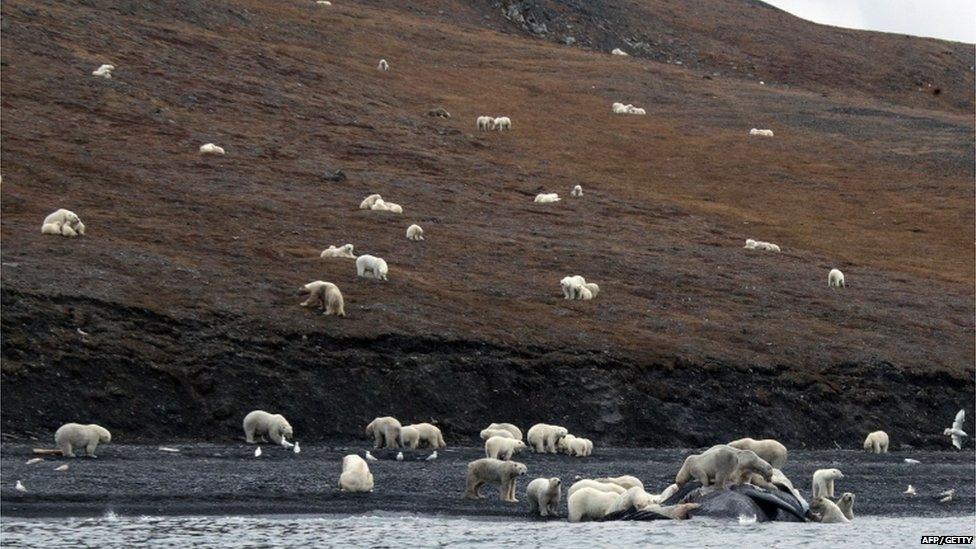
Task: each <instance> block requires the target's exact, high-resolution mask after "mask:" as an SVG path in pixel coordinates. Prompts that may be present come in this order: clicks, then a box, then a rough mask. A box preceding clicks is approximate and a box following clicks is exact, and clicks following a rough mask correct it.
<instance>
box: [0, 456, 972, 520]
mask: <svg viewBox="0 0 976 549" xmlns="http://www.w3.org/2000/svg"><path fill="white" fill-rule="evenodd" d="M167 446H169V447H173V448H178V449H180V450H181V451H180V452H179V453H175V454H174V453H165V452H161V451H159V450H158V446H156V445H105V446H102V447H101V448H100V449H99V451H98V455H99V457H98V458H97V459H86V458H75V459H62V458H60V457H57V458H45V459H44V461H43V462H40V463H35V464H32V465H26V464H25V462H26V461H27V460H28V459H30V458H32V457H34V456H33V455H32V454H31V446H30V445H25V444H3V445H2V446H0V479H2V482H0V503H2V507H0V514H2V515H4V516H32V517H42V516H99V515H103V514H105V513H107V512H109V511H112V512H114V513H116V514H119V515H186V514H205V515H218V514H219V515H224V514H233V515H238V514H247V515H255V514H269V513H275V514H281V513H287V514H292V513H315V514H325V513H329V514H360V513H365V512H375V511H381V512H394V513H418V514H425V515H448V516H468V517H477V516H486V517H496V518H498V517H503V518H507V519H528V514H527V512H526V509H527V506H526V503H525V501H524V493H525V486H526V485H527V484H528V481H529V480H531V479H533V478H536V477H550V476H558V477H560V478H561V479H563V482H564V484H565V486H567V487H568V485H569V484H571V483H572V481H573V480H574V479H575V478H576V477H577V476H579V477H584V478H585V477H597V476H605V475H622V474H632V475H636V476H638V477H639V478H641V479H642V480H643V482H644V484H645V487H646V488H647V489H648V491H655V492H656V491H660V490H662V489H663V488H664V487H666V486H667V485H668V484H669V483H670V482H671V481H672V479H673V476H674V474H675V473H676V472H677V470H678V468H679V467H680V464H681V460H682V459H683V458H684V456H685V455H687V454H688V453H689V452H690V450H680V449H651V448H626V449H625V448H599V447H598V448H596V449H595V451H594V455H593V456H591V457H589V458H571V457H568V456H562V455H536V454H531V453H524V454H522V455H520V456H518V457H517V458H516V460H517V461H521V462H523V463H525V464H526V465H528V468H529V474H528V475H527V476H526V478H524V479H520V481H519V484H518V492H517V494H518V496H517V497H518V498H519V499H520V500H523V501H520V502H519V503H517V504H510V503H502V502H500V501H498V497H497V490H495V489H491V488H488V487H486V488H484V489H483V492H482V493H483V494H484V495H486V496H487V498H486V499H484V500H481V501H470V500H464V499H462V497H461V495H462V493H463V490H464V476H465V467H466V465H467V463H468V462H469V461H471V460H474V459H477V458H480V457H483V456H484V452H483V450H482V448H481V447H450V448H447V449H445V450H441V451H439V452H438V459H437V460H435V461H431V462H427V461H423V457H425V456H427V455H428V454H429V452H428V451H418V452H415V453H412V454H408V455H407V456H406V459H405V460H404V461H402V462H397V461H395V460H392V459H381V460H379V461H375V462H370V469H371V471H372V472H373V476H374V478H375V482H376V488H375V490H374V491H373V492H372V493H370V494H347V493H343V492H340V491H339V489H338V486H337V482H338V478H339V472H340V461H341V459H342V456H343V455H345V454H347V453H353V452H358V453H360V454H362V452H363V451H364V450H365V449H367V447H366V445H365V444H360V445H346V446H329V445H322V444H315V445H313V444H311V443H309V446H308V447H305V446H303V447H302V452H301V453H300V454H297V455H296V454H294V453H293V452H291V451H290V450H285V449H283V448H280V447H275V446H270V445H263V446H262V450H263V455H262V456H261V457H260V458H255V457H254V455H253V454H254V446H249V445H245V444H176V445H170V444H167ZM376 454H377V455H380V456H383V457H392V456H387V455H386V454H385V453H384V452H376ZM906 457H911V458H913V459H917V460H919V461H920V462H921V463H919V464H917V465H909V464H906V463H905V462H904V459H905V458H906ZM64 463H67V464H68V465H69V469H68V471H64V472H58V471H55V470H54V469H55V468H56V467H57V466H59V465H61V464H64ZM973 464H974V453H973V452H972V451H967V452H929V451H925V452H921V451H919V452H894V453H890V454H887V455H870V454H866V453H863V452H860V451H854V450H837V451H803V450H794V451H792V452H791V453H790V457H789V461H788V462H787V464H786V466H785V468H784V472H785V473H786V474H787V475H788V476H789V477H790V478H791V479H792V480H793V482H794V484H795V485H796V486H797V488H799V489H800V490H801V491H803V492H804V494H805V495H806V496H809V489H810V477H811V475H812V474H813V471H814V470H816V469H819V468H827V467H836V468H838V469H840V470H841V471H843V472H844V475H845V478H844V479H843V480H841V481H839V482H838V483H837V485H836V489H837V491H838V494H837V495H838V496H839V495H840V493H842V492H854V493H855V494H857V502H856V505H855V515H877V516H892V517H911V516H920V517H936V516H967V515H968V516H971V515H973V514H974V513H976V507H974V505H976V503H974V502H976V499H974V482H976V468H974V465H973ZM18 480H20V481H22V482H23V483H24V485H25V486H26V487H27V489H28V492H27V493H21V492H17V491H16V490H14V485H15V483H16V481H18ZM908 484H912V485H914V486H915V488H916V490H917V491H918V496H917V497H915V498H906V497H905V496H903V495H902V492H903V491H904V490H905V488H906V486H907V485H908ZM950 488H953V489H955V490H956V497H955V499H954V500H953V501H951V502H949V503H939V502H938V501H936V500H935V499H933V498H932V496H934V495H935V494H937V493H939V492H942V491H943V490H946V489H950ZM562 511H563V513H565V493H564V498H563V503H562Z"/></svg>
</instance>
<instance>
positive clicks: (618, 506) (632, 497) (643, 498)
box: [607, 486, 652, 513]
mask: <svg viewBox="0 0 976 549" xmlns="http://www.w3.org/2000/svg"><path fill="white" fill-rule="evenodd" d="M651 503H652V497H651V495H650V494H648V493H647V492H645V491H644V488H642V487H640V486H634V487H633V488H628V489H627V491H626V492H624V493H623V494H620V496H618V497H617V501H615V502H613V505H611V506H610V508H609V509H607V513H616V512H617V511H628V510H630V509H637V510H640V509H644V508H645V507H648V506H650V505H651Z"/></svg>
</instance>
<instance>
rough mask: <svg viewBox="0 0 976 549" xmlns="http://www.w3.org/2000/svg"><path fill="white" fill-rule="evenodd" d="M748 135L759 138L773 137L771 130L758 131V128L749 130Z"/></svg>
mask: <svg viewBox="0 0 976 549" xmlns="http://www.w3.org/2000/svg"><path fill="white" fill-rule="evenodd" d="M749 135H758V136H760V137H773V130H760V129H758V128H752V129H751V130H749Z"/></svg>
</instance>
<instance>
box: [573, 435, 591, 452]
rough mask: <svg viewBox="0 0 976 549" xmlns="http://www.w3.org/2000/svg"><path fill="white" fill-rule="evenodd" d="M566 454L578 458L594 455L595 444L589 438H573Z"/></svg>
mask: <svg viewBox="0 0 976 549" xmlns="http://www.w3.org/2000/svg"><path fill="white" fill-rule="evenodd" d="M567 436H569V435H567ZM566 453H567V454H569V455H571V456H576V457H587V456H589V455H591V454H592V453H593V442H591V441H590V439H588V438H583V437H573V439H572V440H571V441H570V442H569V444H568V449H567V451H566Z"/></svg>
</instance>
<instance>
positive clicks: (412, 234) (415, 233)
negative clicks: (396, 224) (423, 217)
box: [407, 224, 424, 242]
mask: <svg viewBox="0 0 976 549" xmlns="http://www.w3.org/2000/svg"><path fill="white" fill-rule="evenodd" d="M423 239H424V230H423V229H421V228H420V225H417V224H413V225H410V226H409V227H407V240H413V241H414V242H416V241H418V240H423Z"/></svg>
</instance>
